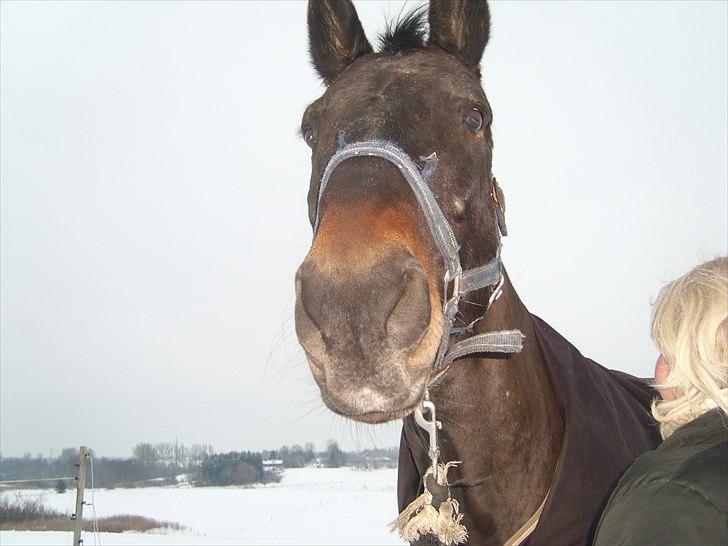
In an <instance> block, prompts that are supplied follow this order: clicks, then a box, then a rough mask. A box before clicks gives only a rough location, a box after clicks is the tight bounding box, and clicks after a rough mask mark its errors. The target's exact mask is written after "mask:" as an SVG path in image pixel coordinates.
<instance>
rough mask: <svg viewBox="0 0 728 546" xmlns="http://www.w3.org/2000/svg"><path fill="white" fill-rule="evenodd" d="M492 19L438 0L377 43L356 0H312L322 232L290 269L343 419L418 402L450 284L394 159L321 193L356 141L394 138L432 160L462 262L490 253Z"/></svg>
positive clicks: (313, 361)
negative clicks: (484, 62)
mask: <svg viewBox="0 0 728 546" xmlns="http://www.w3.org/2000/svg"><path fill="white" fill-rule="evenodd" d="M425 15H427V19H428V22H429V36H428V37H427V39H425V34H426V33H425ZM489 28H490V15H489V10H488V6H487V3H486V2H485V1H467V0H464V1H463V0H457V1H456V0H432V1H431V2H430V4H429V10H428V11H427V13H425V12H424V11H422V10H419V11H415V12H413V13H412V14H410V15H408V16H406V17H404V18H403V19H401V20H400V21H398V22H397V23H396V24H395V25H393V26H391V27H390V28H389V29H388V30H387V32H386V33H385V34H384V35H383V36H382V37H381V39H380V44H379V47H378V50H377V51H374V49H373V48H372V46H371V45H370V43H369V41H368V40H367V38H366V36H365V34H364V30H363V28H362V25H361V23H360V21H359V18H358V16H357V13H356V10H355V8H354V6H353V4H352V3H351V2H350V1H349V0H345V1H341V0H318V1H311V2H310V4H309V7H308V31H309V45H310V52H311V58H312V61H313V65H314V67H315V69H316V71H317V72H318V74H319V75H320V76H321V78H322V79H323V81H324V83H325V85H326V91H325V93H324V94H323V95H322V96H321V97H319V98H318V99H317V100H316V101H314V102H313V103H312V104H311V105H310V106H309V107H308V108H307V109H306V111H305V113H304V115H303V119H302V122H301V135H302V137H303V140H304V141H305V142H306V143H307V144H308V145H309V146H310V147H311V151H312V155H311V163H312V170H311V182H310V190H309V195H308V207H309V217H310V220H311V223H312V225H314V226H315V236H314V239H313V242H312V245H311V248H310V251H309V252H308V255H307V256H306V258H305V260H304V261H303V263H302V264H301V266H300V268H299V269H298V272H297V275H296V312H295V314H296V332H297V335H298V339H299V341H300V343H301V345H302V346H303V348H304V351H305V353H306V357H307V360H308V364H309V367H310V369H311V372H312V374H313V376H314V378H315V380H316V382H317V384H318V386H319V387H320V390H321V395H322V398H323V400H324V403H325V404H326V405H327V406H328V407H329V408H330V409H331V410H333V411H334V412H336V413H339V414H341V415H344V416H346V417H349V418H352V419H355V420H359V421H364V422H384V421H388V420H392V419H397V418H401V417H403V416H406V415H408V414H409V413H411V412H412V411H413V409H414V408H415V407H416V406H417V404H418V403H419V402H420V401H421V399H422V397H423V394H424V392H425V389H426V387H427V384H428V380H429V379H430V377H431V374H432V367H433V363H434V361H435V359H436V357H437V353H438V348H439V346H440V341H441V338H442V337H443V328H444V327H445V322H446V321H445V319H444V317H443V300H444V298H445V297H446V296H447V289H448V287H447V282H446V280H445V273H446V270H445V268H444V266H443V260H442V256H441V253H440V252H439V251H438V247H437V244H436V241H435V240H434V239H433V236H432V234H431V231H430V229H429V228H428V223H427V218H426V217H425V215H424V214H423V211H422V208H421V206H420V204H418V201H417V198H416V195H415V194H414V192H413V191H412V188H411V187H410V185H409V184H408V183H407V181H406V179H405V178H404V177H403V174H402V172H401V170H400V169H398V168H397V166H396V165H395V164H393V163H392V162H391V161H388V160H386V159H383V158H381V157H376V156H362V157H352V158H350V159H347V160H346V161H342V162H341V163H339V164H338V165H337V166H336V167H335V168H334V169H333V171H332V172H330V173H329V176H328V179H327V186H326V191H325V193H323V194H321V193H320V184H321V181H322V176H323V175H324V171H325V169H326V167H327V165H328V163H329V161H330V160H331V158H332V156H333V155H334V154H335V153H336V152H337V150H339V149H341V147H342V146H345V145H346V144H347V143H352V142H362V141H376V142H383V143H393V144H394V145H396V146H397V148H398V149H401V150H402V151H404V152H405V153H406V154H407V155H408V156H409V157H410V158H412V159H413V160H414V161H415V162H416V163H418V164H419V165H420V166H421V167H423V166H424V165H425V163H426V162H427V158H433V157H436V158H437V167H436V168H435V169H434V170H433V171H432V172H431V173H428V174H429V177H428V179H427V185H428V187H429V189H430V190H431V192H432V194H433V196H434V198H435V199H436V201H437V203H438V205H439V208H440V209H441V211H442V213H443V214H444V216H445V219H446V221H447V223H448V224H449V226H450V228H451V230H452V233H453V235H454V236H455V239H456V240H457V242H458V244H459V246H460V249H459V257H460V261H461V263H462V266H463V268H471V267H475V266H477V265H480V264H483V263H486V262H487V261H488V260H492V259H493V258H494V256H496V255H497V253H498V248H499V238H498V234H497V233H498V226H497V220H496V210H495V207H497V206H498V205H497V202H496V201H497V199H493V198H491V196H495V195H496V193H495V188H494V187H493V184H494V181H493V179H492V175H491V159H492V148H493V141H492V135H491V121H492V113H491V109H490V106H489V104H488V100H487V99H486V96H485V93H484V91H483V87H482V85H481V82H480V69H479V65H480V60H481V57H482V55H483V52H484V49H485V46H486V44H487V42H488V37H489ZM433 154H435V155H434V156H433Z"/></svg>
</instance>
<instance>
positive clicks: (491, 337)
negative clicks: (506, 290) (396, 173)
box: [314, 140, 524, 370]
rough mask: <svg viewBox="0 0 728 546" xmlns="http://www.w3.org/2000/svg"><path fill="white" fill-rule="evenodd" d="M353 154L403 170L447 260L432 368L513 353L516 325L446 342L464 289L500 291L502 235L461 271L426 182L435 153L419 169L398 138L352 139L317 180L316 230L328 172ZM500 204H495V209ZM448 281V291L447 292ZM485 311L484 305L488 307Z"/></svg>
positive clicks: (518, 341)
mask: <svg viewBox="0 0 728 546" xmlns="http://www.w3.org/2000/svg"><path fill="white" fill-rule="evenodd" d="M357 156H375V157H380V158H382V159H385V160H387V161H389V162H390V163H392V164H394V165H395V166H396V167H397V168H398V169H399V170H400V172H401V173H402V175H403V176H404V178H405V180H407V183H408V184H409V185H410V187H411V188H412V191H413V192H414V193H415V196H416V197H417V202H418V203H419V205H420V208H421V209H422V212H423V213H424V215H425V218H426V219H427V224H428V226H429V228H430V232H431V233H432V237H433V238H434V239H435V243H436V244H437V248H438V249H439V250H440V254H442V258H443V261H444V265H445V277H444V295H443V301H444V304H443V309H442V313H443V328H442V337H441V339H440V346H439V349H438V351H437V357H436V358H435V362H434V364H433V369H434V370H439V369H440V368H441V367H443V366H445V365H447V364H450V363H451V362H453V361H454V360H455V359H456V358H460V357H463V356H465V355H468V354H472V353H517V352H520V351H521V349H522V348H523V337H524V336H523V334H522V333H521V332H520V331H519V330H502V331H497V332H487V333H484V334H478V335H475V336H472V337H470V338H468V339H466V340H464V341H460V342H458V343H455V344H453V345H452V346H450V336H451V334H453V333H454V332H453V330H454V328H453V322H454V321H455V315H456V314H457V311H458V305H459V303H460V300H461V298H462V297H463V296H464V295H465V294H467V293H468V292H473V291H475V290H479V289H481V288H485V287H489V286H492V287H494V290H495V292H494V294H493V296H494V297H491V302H492V301H494V300H495V298H497V296H498V294H499V293H498V291H499V290H500V287H501V284H502V275H501V260H500V238H499V243H498V252H497V253H496V256H495V257H494V258H493V259H492V260H491V261H489V262H488V263H486V264H483V265H481V266H478V267H474V268H472V269H467V270H465V271H463V269H462V266H461V265H460V254H459V250H460V246H459V245H458V242H457V240H456V239H455V235H454V234H453V231H452V229H451V228H450V224H449V223H448V222H447V219H446V218H445V215H444V214H443V213H442V210H441V209H440V206H439V205H438V203H437V200H436V199H435V196H434V195H433V193H432V190H430V187H429V186H428V185H427V180H428V179H429V178H430V177H431V176H432V173H433V172H434V170H435V168H436V166H437V156H436V155H435V154H434V153H433V154H432V155H431V156H430V157H428V158H425V166H424V167H423V168H422V170H420V168H419V167H418V166H417V164H416V163H415V162H414V161H413V160H412V158H411V157H410V156H409V155H408V154H407V153H406V152H405V151H403V150H402V149H401V148H399V147H398V146H397V145H396V144H394V143H392V142H386V141H382V140H371V141H363V142H353V143H351V144H345V145H343V146H341V147H340V148H339V149H338V150H337V151H336V153H334V155H332V156H331V159H329V162H328V164H327V165H326V168H325V169H324V172H323V175H322V176H321V184H320V185H319V191H318V198H317V201H316V218H315V222H314V234H315V233H316V232H317V231H318V227H319V219H320V218H319V213H320V206H321V199H322V197H323V195H324V191H325V190H326V186H327V185H328V183H329V179H330V178H331V174H332V173H333V172H334V169H336V167H338V166H339V165H340V164H341V163H342V162H343V161H346V160H347V159H350V158H352V157H357ZM498 208H499V207H498V206H496V209H498ZM500 212H501V211H500V210H499V211H497V213H496V216H497V218H496V219H497V224H498V226H499V230H500V232H501V233H502V234H504V235H505V223H504V221H503V217H502V214H499V213H500ZM450 287H452V293H451V295H450V296H449V297H448V292H449V289H450ZM486 311H487V309H486Z"/></svg>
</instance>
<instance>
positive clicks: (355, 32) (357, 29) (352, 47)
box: [308, 0, 372, 85]
mask: <svg viewBox="0 0 728 546" xmlns="http://www.w3.org/2000/svg"><path fill="white" fill-rule="evenodd" d="M308 47H309V51H310V52H311V61H312V62H313V66H314V68H315V69H316V72H318V73H319V75H320V76H321V77H322V78H323V79H324V81H325V82H326V84H327V85H328V84H330V83H331V82H332V81H333V80H334V78H336V76H338V75H339V74H340V73H341V72H342V71H343V70H344V69H345V68H346V67H347V66H349V64H351V63H352V62H354V60H356V59H357V58H358V57H361V56H362V55H366V54H367V53H371V52H372V46H371V45H370V44H369V42H368V41H367V37H366V34H364V29H363V28H362V26H361V22H360V21H359V16H358V15H357V14H356V9H355V8H354V4H352V3H351V0H309V2H308Z"/></svg>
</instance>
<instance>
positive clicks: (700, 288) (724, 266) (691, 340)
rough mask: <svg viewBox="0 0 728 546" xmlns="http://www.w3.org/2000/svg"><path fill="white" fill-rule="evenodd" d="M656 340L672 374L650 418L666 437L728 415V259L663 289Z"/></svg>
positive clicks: (654, 316)
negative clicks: (708, 416) (711, 414)
mask: <svg viewBox="0 0 728 546" xmlns="http://www.w3.org/2000/svg"><path fill="white" fill-rule="evenodd" d="M652 339H653V341H654V342H655V345H657V348H658V349H659V350H660V353H662V356H663V358H664V359H665V362H666V363H667V365H668V368H669V372H668V375H667V377H666V378H665V381H663V382H662V383H660V384H657V385H655V386H656V387H658V388H660V389H666V388H674V389H675V399H674V400H669V401H668V400H656V401H655V402H653V403H652V415H653V416H654V417H655V419H656V420H657V421H658V422H659V423H660V432H661V433H662V437H663V438H667V437H668V436H670V434H672V433H673V432H674V431H675V429H677V428H678V427H680V426H681V425H684V424H685V423H688V422H690V421H692V420H693V419H695V418H696V417H699V416H700V415H702V414H703V413H705V412H706V411H708V410H710V409H712V408H716V407H719V408H721V409H722V410H723V411H724V412H726V413H728V257H725V256H724V257H721V258H716V259H715V260H712V261H710V262H706V263H704V264H702V265H699V266H698V267H696V268H695V269H693V270H692V271H690V272H688V273H687V274H685V275H683V276H682V277H680V278H678V279H675V280H674V281H672V282H671V283H669V284H667V285H666V286H664V287H663V288H662V290H660V293H659V294H658V295H657V299H656V300H655V303H654V304H653V311H652Z"/></svg>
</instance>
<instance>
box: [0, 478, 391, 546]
mask: <svg viewBox="0 0 728 546" xmlns="http://www.w3.org/2000/svg"><path fill="white" fill-rule="evenodd" d="M396 483H397V470H396V469H380V470H356V469H352V468H300V469H287V470H286V471H285V473H284V476H283V481H282V482H281V483H278V484H268V485H265V486H259V487H254V488H243V487H209V488H208V487H204V488H195V487H189V486H178V487H145V488H137V489H99V490H97V491H96V492H95V502H96V513H97V516H98V517H104V516H111V515H115V514H128V513H131V514H138V515H143V516H147V517H151V518H154V519H160V520H168V521H175V522H178V523H180V524H182V525H184V526H185V527H186V529H185V530H182V531H170V532H168V533H165V534H155V533H144V534H139V533H136V534H132V533H124V534H113V533H102V536H101V542H102V543H103V544H104V545H107V544H109V545H115V544H141V545H147V544H149V545H153V544H175V545H176V544H192V545H203V544H342V545H347V544H371V545H378V544H382V545H385V544H402V543H401V542H400V541H399V540H398V539H397V538H396V537H395V536H394V535H392V534H390V533H389V532H388V531H387V523H389V522H390V521H392V520H393V519H394V518H395V517H396V516H397V495H396ZM8 494H9V495H15V494H19V495H22V496H35V497H39V496H40V497H42V498H43V501H44V502H45V504H46V505H47V506H49V507H53V508H56V509H58V510H61V511H64V512H68V513H70V512H72V511H73V507H74V503H75V491H73V490H72V491H68V492H66V493H63V494H58V493H55V492H53V491H52V490H44V491H37V490H25V491H18V492H6V493H3V495H8ZM86 501H87V502H91V492H90V491H87V495H86ZM90 512H91V508H90V507H87V508H86V509H85V510H84V519H85V518H87V517H90V516H91V513H90ZM70 542H71V535H70V533H51V532H27V531H0V544H2V545H3V546H10V545H15V544H17V545H30V544H33V545H45V544H49V545H50V544H64V545H65V544H68V543H70ZM84 543H85V544H86V545H87V546H88V545H91V544H93V535H92V534H91V533H84Z"/></svg>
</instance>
